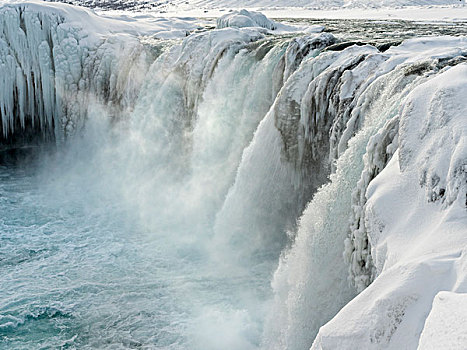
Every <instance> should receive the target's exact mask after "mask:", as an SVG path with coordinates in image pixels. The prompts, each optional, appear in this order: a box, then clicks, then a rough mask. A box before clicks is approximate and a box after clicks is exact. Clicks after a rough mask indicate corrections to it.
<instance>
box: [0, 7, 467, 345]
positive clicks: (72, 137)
mask: <svg viewBox="0 0 467 350" xmlns="http://www.w3.org/2000/svg"><path fill="white" fill-rule="evenodd" d="M64 9H67V11H71V8H68V7H64ZM0 11H2V14H5V16H3V17H2V19H1V21H0V23H1V24H2V27H1V28H2V31H0V63H1V66H0V67H1V71H2V73H5V74H3V77H4V78H3V81H2V84H3V85H2V86H1V88H0V91H3V92H5V94H4V95H3V96H5V99H3V100H1V101H0V117H1V121H2V126H3V129H2V130H3V134H2V138H0V141H1V142H2V143H1V145H2V147H3V149H4V150H5V151H3V154H5V155H7V154H8V155H9V154H13V156H12V157H6V156H2V159H3V163H2V165H1V166H0V178H1V183H0V200H1V201H0V206H1V210H2V214H3V215H2V218H1V221H0V232H1V236H0V240H1V245H0V275H1V276H2V277H1V283H2V289H1V290H0V347H5V348H35V347H43V348H47V347H52V348H53V347H68V346H69V347H72V348H73V347H77V348H162V349H187V348H189V349H203V350H208V349H220V348H222V349H257V348H264V349H308V348H310V346H311V345H312V343H313V339H314V338H315V336H316V334H317V332H318V329H319V327H321V326H322V325H324V324H325V323H326V322H328V321H329V320H330V319H331V318H332V317H333V316H334V315H335V314H336V313H337V312H338V311H339V310H340V309H341V308H342V307H343V306H344V305H345V304H346V303H348V302H349V301H350V300H351V299H352V298H353V297H354V296H355V295H356V292H357V291H361V290H363V289H364V288H365V287H367V286H368V284H369V283H370V282H371V281H372V280H373V279H374V278H375V277H376V275H377V274H378V273H380V272H381V271H377V270H376V269H375V267H374V262H373V261H372V257H371V252H370V250H371V247H370V243H369V238H368V235H367V232H366V231H365V228H364V227H363V226H362V225H361V222H362V221H363V220H364V216H365V213H364V212H363V211H362V208H363V207H364V206H365V200H366V198H365V195H364V193H365V191H366V188H367V187H368V185H369V183H370V181H371V180H372V179H373V178H374V177H375V176H376V175H377V174H378V173H379V172H381V171H382V169H383V168H384V167H385V166H386V164H387V163H388V162H389V160H390V158H391V157H392V156H393V154H394V151H395V148H397V145H396V144H397V142H398V140H397V137H396V136H395V134H396V133H397V131H395V130H398V129H397V126H396V125H398V124H397V123H398V120H399V119H398V114H399V113H400V110H401V105H402V103H403V101H404V99H405V98H406V96H407V95H408V94H409V93H410V91H412V90H413V89H414V88H415V87H416V86H418V85H420V84H422V83H424V82H425V81H428V80H430V79H432V77H434V76H437V75H440V74H442V73H443V72H444V71H445V70H448V69H449V68H450V67H451V66H455V65H457V64H462V62H463V60H464V59H465V56H466V54H465V53H466V52H467V51H466V44H465V42H464V41H462V40H457V41H456V40H455V39H452V43H451V44H450V45H451V47H452V49H450V50H446V52H441V51H436V52H432V51H426V52H425V51H423V50H419V51H421V53H420V54H419V57H417V59H416V60H415V59H413V52H412V51H413V50H412V49H411V46H410V44H407V45H406V44H403V45H402V46H400V47H397V48H391V49H389V50H388V51H386V52H384V53H382V52H380V50H378V49H377V48H376V47H375V46H372V45H363V46H350V47H347V48H345V49H344V46H345V45H344V46H342V47H340V48H339V46H336V45H334V44H336V42H337V41H338V39H336V37H334V36H333V35H331V34H329V33H320V34H311V35H304V34H297V33H295V34H290V33H288V34H286V35H274V34H273V33H271V32H270V31H268V30H266V29H264V28H241V29H238V28H228V27H227V28H223V29H218V30H212V31H204V32H202V33H198V34H191V35H190V36H188V37H187V38H186V39H184V40H183V41H180V40H174V41H160V40H158V39H154V38H148V37H145V38H138V37H137V36H135V35H133V34H129V33H128V32H127V33H125V34H124V35H123V36H122V37H119V36H118V35H116V34H114V33H110V34H109V33H106V34H105V35H103V36H102V37H99V36H98V37H97V39H96V37H93V36H88V34H87V33H86V32H85V35H83V29H79V28H78V27H76V25H74V26H73V25H68V24H67V15H69V14H68V13H67V12H66V11H65V12H64V13H62V12H60V11H57V13H52V14H51V13H48V12H41V11H40V10H38V9H37V8H35V7H34V6H32V7H27V6H26V7H21V6H11V7H8V6H5V8H1V9H0ZM80 11H81V10H80ZM79 16H80V18H87V20H89V18H88V16H91V15H90V14H88V13H87V12H86V13H85V12H83V13H81V12H79ZM92 16H94V15H92ZM92 16H91V17H92ZM13 43H14V44H13ZM37 43H39V44H38V45H37ZM414 43H415V44H414ZM414 43H412V45H417V42H416V41H415V42H414ZM36 47H37V48H38V49H37V50H38V52H37V51H35V48H36ZM119 50H123V51H122V52H121V53H120V54H119V53H118V51H119ZM411 50H412V51H411ZM409 52H410V54H409ZM31 135H32V136H31ZM41 135H48V136H47V137H45V138H46V139H49V140H52V141H55V143H54V145H53V146H52V145H51V144H48V145H46V146H44V147H42V148H38V147H35V148H34V150H35V151H34V152H32V153H31V154H29V155H28V157H25V158H22V157H21V158H20V159H19V160H18V159H16V156H17V154H19V153H18V152H19V150H20V149H22V147H24V146H25V145H29V146H30V145H37V144H38V143H40V142H41V140H42V139H43V138H44V136H41ZM35 137H38V138H39V140H38V139H36V138H35ZM41 138H42V139H41ZM381 139H383V140H385V141H384V142H382V143H383V144H384V145H385V146H384V147H379V148H378V147H377V143H378V142H379V141H378V140H381ZM378 144H379V143H378ZM367 145H368V146H367ZM372 145H373V146H372ZM0 150H1V149H0ZM365 153H366V155H365ZM364 155H365V157H364ZM355 189H357V190H356V191H355ZM354 191H355V193H354V194H353V192H354ZM352 194H353V195H352ZM344 250H345V254H344V255H343V253H344ZM278 261H279V266H278V267H277V264H278ZM276 268H277V270H276ZM274 270H276V271H275V273H274ZM273 273H274V277H273V282H272V289H271V287H270V280H271V276H272V274H273ZM349 280H350V282H351V283H350V284H349Z"/></svg>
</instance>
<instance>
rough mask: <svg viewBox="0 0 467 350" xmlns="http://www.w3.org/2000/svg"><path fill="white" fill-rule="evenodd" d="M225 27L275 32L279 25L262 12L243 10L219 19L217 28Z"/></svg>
mask: <svg viewBox="0 0 467 350" xmlns="http://www.w3.org/2000/svg"><path fill="white" fill-rule="evenodd" d="M225 27H237V28H242V27H262V28H267V29H271V30H273V29H276V28H277V24H276V23H275V22H274V21H271V20H270V19H268V18H267V17H266V16H265V15H263V14H262V13H260V12H254V11H247V10H241V11H234V12H231V13H228V14H226V15H224V16H222V17H219V18H218V19H217V28H225Z"/></svg>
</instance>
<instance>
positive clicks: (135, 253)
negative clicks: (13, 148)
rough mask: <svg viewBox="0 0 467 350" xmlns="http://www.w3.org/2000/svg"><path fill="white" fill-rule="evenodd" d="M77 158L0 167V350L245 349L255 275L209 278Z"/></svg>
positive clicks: (202, 264)
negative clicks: (90, 349)
mask: <svg viewBox="0 0 467 350" xmlns="http://www.w3.org/2000/svg"><path fill="white" fill-rule="evenodd" d="M83 154H86V152H82V153H80V154H79V155H78V154H76V153H73V152H69V154H65V155H63V154H62V155H60V156H56V155H50V154H48V155H42V156H39V157H35V159H36V161H34V162H31V161H27V160H24V161H22V162H19V163H16V164H9V165H2V166H0V213H1V217H0V286H1V288H0V349H54V348H72V349H73V348H80V349H81V348H83V349H86V348H99V349H100V348H111V349H120V348H122V349H124V348H125V349H126V348H142V349H153V348H157V349H218V348H219V346H222V348H225V349H234V348H242V349H248V348H254V347H256V346H257V345H258V342H259V338H260V334H261V318H262V308H263V304H264V303H263V300H265V299H266V296H267V293H268V287H267V285H268V281H267V278H266V279H265V278H264V273H263V277H260V278H258V276H254V275H253V276H248V275H247V274H244V273H241V272H240V273H238V272H236V273H231V272H230V271H227V270H225V269H220V268H216V267H213V265H212V263H210V261H209V258H208V256H209V254H208V252H207V251H206V249H207V248H206V247H207V246H208V244H207V243H206V241H203V240H204V239H207V238H206V237H207V236H208V235H207V234H206V237H204V238H203V235H199V234H197V235H194V233H193V232H190V230H189V229H187V228H186V227H189V225H188V226H186V225H185V226H184V227H183V228H176V227H175V228H172V229H171V230H167V229H165V228H164V225H155V224H154V222H155V221H157V218H158V214H157V212H155V213H154V214H153V218H154V219H156V220H155V221H154V222H152V223H151V224H148V220H145V219H144V218H142V217H141V213H140V210H137V209H135V208H134V207H133V206H132V205H129V204H128V202H129V201H128V200H127V199H125V198H124V197H123V196H122V195H121V192H120V191H118V190H116V188H115V187H112V186H114V185H115V183H112V184H111V185H109V182H110V181H111V180H110V179H109V177H108V176H109V174H110V173H112V171H114V170H115V169H112V171H109V172H108V173H106V174H103V173H102V168H100V167H98V166H96V164H95V163H93V158H94V157H95V156H83ZM89 154H92V152H91V153H89ZM138 209H140V207H138ZM162 215H163V214H161V215H160V217H162ZM177 230H178V231H177ZM266 276H267V274H266Z"/></svg>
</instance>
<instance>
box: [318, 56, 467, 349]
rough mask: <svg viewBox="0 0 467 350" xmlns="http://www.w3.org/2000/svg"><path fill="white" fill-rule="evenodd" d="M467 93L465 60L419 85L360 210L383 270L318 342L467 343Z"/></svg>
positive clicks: (331, 345) (363, 345)
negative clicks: (389, 155)
mask: <svg viewBox="0 0 467 350" xmlns="http://www.w3.org/2000/svg"><path fill="white" fill-rule="evenodd" d="M396 50H397V49H396ZM465 94H467V64H465V63H464V64H460V65H458V66H455V67H453V68H449V69H445V70H444V71H443V72H442V73H440V74H439V75H438V76H437V77H435V78H433V79H432V80H429V81H427V82H425V83H423V84H421V85H419V86H418V87H417V88H415V89H414V90H413V91H412V92H411V93H410V95H409V96H408V97H407V99H406V100H405V102H404V107H403V109H402V111H401V112H400V113H399V114H398V115H396V116H395V117H394V118H395V119H394V120H396V122H397V123H398V125H399V132H398V133H396V134H393V137H395V139H394V142H395V145H394V144H392V145H390V146H391V147H393V148H394V147H397V145H398V148H397V150H396V151H395V154H394V156H393V157H392V159H391V160H390V162H389V164H388V165H387V166H386V167H385V168H384V170H382V171H381V173H380V174H379V175H378V176H377V177H376V178H375V179H374V180H372V181H371V182H370V184H369V186H368V189H367V191H366V198H367V202H366V204H365V205H364V208H363V210H364V212H365V213H364V219H363V220H364V227H365V230H366V232H367V234H368V240H369V245H370V247H371V255H372V257H373V261H374V264H375V269H376V274H377V277H376V279H375V280H374V282H373V283H372V284H370V286H369V287H368V288H366V289H365V290H364V291H363V292H362V293H361V294H360V295H358V296H357V297H356V298H355V299H354V300H352V301H351V302H350V303H349V304H348V305H347V306H345V307H344V308H343V309H342V310H341V311H340V312H339V313H338V314H337V315H336V316H335V317H334V318H333V319H332V320H331V321H330V322H329V323H327V324H326V325H325V326H323V327H322V328H321V329H320V331H319V334H318V336H317V338H316V340H315V342H314V344H313V347H312V349H354V348H359V349H381V348H387V349H415V348H417V346H418V348H419V349H441V348H442V349H464V348H465V346H466V343H465V341H466V339H465V336H464V334H463V332H462V331H461V330H460V329H462V327H463V326H462V325H464V327H465V319H466V318H467V312H466V311H467V309H466V304H465V301H466V299H465V296H464V297H462V293H467V273H466V271H467V270H466V266H467V215H466V207H465V205H466V203H465V198H466V190H467V186H466V174H467V169H466V161H467V146H466V145H467V124H466V123H465V116H466V115H467V106H466V105H465V103H459V101H462V99H463V96H465ZM384 128H392V126H391V123H387V124H386V126H385V127H384ZM384 128H383V129H384ZM378 140H379V139H375V140H374V142H375V141H376V142H378ZM370 144H371V141H370ZM367 150H368V152H371V147H370V146H369V147H368V149H367ZM384 152H385V151H384ZM391 152H394V150H392V151H391ZM367 159H368V158H367ZM442 291H451V292H452V293H440V292H442ZM459 293H461V294H459ZM464 295H465V294H464ZM427 315H429V317H428V319H427V320H426V322H425V319H426V317H427ZM449 320H451V321H452V322H449ZM464 331H465V328H464ZM420 335H421V340H420V343H419V338H420ZM435 344H438V345H435Z"/></svg>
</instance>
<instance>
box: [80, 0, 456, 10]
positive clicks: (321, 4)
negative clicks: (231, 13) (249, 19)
mask: <svg viewBox="0 0 467 350" xmlns="http://www.w3.org/2000/svg"><path fill="white" fill-rule="evenodd" d="M72 2H73V3H74V4H77V5H84V6H89V7H100V8H104V9H156V10H158V9H159V10H160V9H169V10H170V9H172V10H173V9H174V8H178V9H180V10H187V9H196V8H204V9H222V8H227V9H229V8H259V7H262V8H280V7H292V8H293V7H295V8H307V9H340V8H343V7H345V8H359V9H363V8H395V7H406V6H439V5H459V4H464V3H465V0H274V1H273V0H188V1H186V0H173V1H170V2H168V1H162V0H137V1H132V2H126V1H122V0H72Z"/></svg>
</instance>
